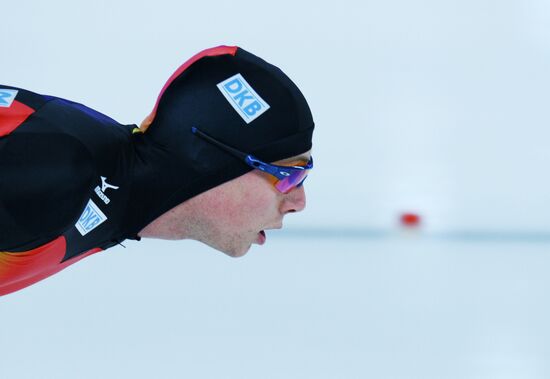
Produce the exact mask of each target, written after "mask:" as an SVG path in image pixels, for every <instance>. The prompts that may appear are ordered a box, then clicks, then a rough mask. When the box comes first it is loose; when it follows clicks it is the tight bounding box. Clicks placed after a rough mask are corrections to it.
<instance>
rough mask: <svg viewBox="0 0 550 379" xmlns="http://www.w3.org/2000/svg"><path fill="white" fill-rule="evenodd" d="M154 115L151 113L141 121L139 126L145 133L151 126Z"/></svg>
mask: <svg viewBox="0 0 550 379" xmlns="http://www.w3.org/2000/svg"><path fill="white" fill-rule="evenodd" d="M153 119H154V116H153V114H152V113H151V114H149V115H148V116H147V117H145V120H143V121H142V122H141V125H140V126H139V129H140V130H141V132H142V133H145V132H146V131H147V129H149V126H151V124H152V123H153Z"/></svg>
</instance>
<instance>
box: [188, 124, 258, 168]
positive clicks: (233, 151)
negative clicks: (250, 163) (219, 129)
mask: <svg viewBox="0 0 550 379" xmlns="http://www.w3.org/2000/svg"><path fill="white" fill-rule="evenodd" d="M191 132H192V133H193V134H196V135H198V136H199V137H201V138H202V139H205V140H206V141H208V142H210V143H211V144H213V145H216V146H218V147H219V148H221V149H223V150H225V151H226V152H228V153H230V154H232V155H234V156H236V157H239V158H241V159H243V160H246V158H247V157H248V154H245V153H243V152H242V151H239V150H237V149H233V148H232V147H230V146H227V145H226V144H224V143H221V142H220V141H217V140H215V139H214V138H212V137H210V136H209V135H208V134H206V133H204V132H201V131H200V130H199V129H197V128H196V127H194V126H193V127H191Z"/></svg>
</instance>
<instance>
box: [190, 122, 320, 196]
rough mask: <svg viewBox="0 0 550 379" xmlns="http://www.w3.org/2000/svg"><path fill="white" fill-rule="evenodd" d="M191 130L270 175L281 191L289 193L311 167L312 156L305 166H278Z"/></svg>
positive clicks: (302, 181) (198, 131)
mask: <svg viewBox="0 0 550 379" xmlns="http://www.w3.org/2000/svg"><path fill="white" fill-rule="evenodd" d="M191 132H192V133H193V134H195V135H197V136H199V137H200V138H202V139H204V140H205V141H207V142H210V143H211V144H213V145H215V146H217V147H219V148H221V149H222V150H225V151H226V152H228V153H229V154H231V155H233V156H235V157H237V158H240V159H241V160H243V161H244V163H245V164H247V165H248V166H250V167H252V168H255V169H257V170H260V171H263V172H265V173H267V174H269V175H271V177H272V183H273V185H274V186H275V188H276V189H277V190H278V191H279V192H281V193H289V192H290V191H292V190H293V189H294V188H297V187H300V186H301V185H302V184H303V183H304V180H306V177H307V175H308V174H309V170H311V169H312V168H313V158H309V161H308V162H307V164H306V165H305V166H278V165H273V164H269V163H265V162H262V161H261V160H259V159H258V158H255V157H254V156H253V155H251V154H246V153H243V152H242V151H240V150H237V149H235V148H233V147H231V146H228V145H226V144H224V143H222V142H220V141H218V140H216V139H214V138H213V137H211V136H209V135H208V134H206V133H204V132H201V131H200V130H199V129H197V128H195V127H192V128H191Z"/></svg>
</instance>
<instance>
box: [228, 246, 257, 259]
mask: <svg viewBox="0 0 550 379" xmlns="http://www.w3.org/2000/svg"><path fill="white" fill-rule="evenodd" d="M251 246H252V245H248V246H246V247H244V248H241V249H231V250H222V252H224V253H225V254H227V255H229V256H230V257H231V258H240V257H243V256H245V255H246V253H248V251H249V250H250V247H251Z"/></svg>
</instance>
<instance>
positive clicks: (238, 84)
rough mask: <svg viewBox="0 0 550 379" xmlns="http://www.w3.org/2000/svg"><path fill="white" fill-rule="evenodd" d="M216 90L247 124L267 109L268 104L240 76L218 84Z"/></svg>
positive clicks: (234, 76) (237, 75)
mask: <svg viewBox="0 0 550 379" xmlns="http://www.w3.org/2000/svg"><path fill="white" fill-rule="evenodd" d="M218 88H219V89H220V91H221V92H222V94H223V95H224V96H225V98H226V99H227V101H229V104H231V106H232V107H233V108H234V109H235V110H236V111H237V113H238V114H239V115H240V116H241V117H242V119H243V120H244V121H245V122H246V123H247V124H250V123H251V122H252V121H254V120H255V119H256V118H258V117H259V116H260V115H261V114H262V113H264V112H265V111H267V110H268V109H269V104H268V103H266V102H265V101H264V100H263V99H262V98H261V97H260V96H259V95H258V94H257V93H256V91H254V89H253V88H252V87H251V86H250V84H248V83H247V81H246V80H244V78H243V76H242V75H241V74H236V75H233V76H232V77H230V78H229V79H226V80H224V81H223V82H221V83H218Z"/></svg>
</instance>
